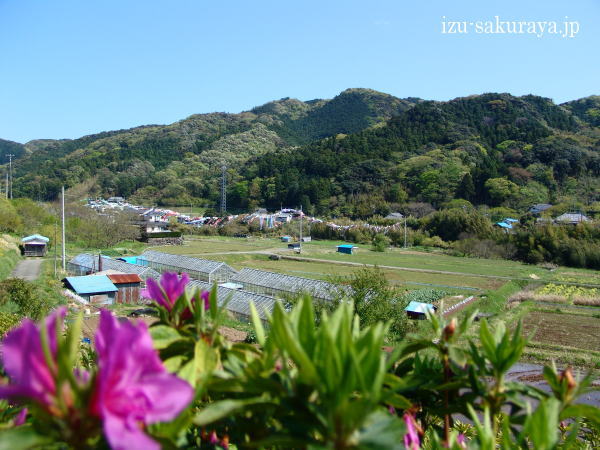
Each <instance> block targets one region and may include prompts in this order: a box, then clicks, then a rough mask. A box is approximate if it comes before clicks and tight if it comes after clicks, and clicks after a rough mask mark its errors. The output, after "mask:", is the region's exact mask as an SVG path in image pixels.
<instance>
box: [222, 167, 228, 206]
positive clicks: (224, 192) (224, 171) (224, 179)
mask: <svg viewBox="0 0 600 450" xmlns="http://www.w3.org/2000/svg"><path fill="white" fill-rule="evenodd" d="M221 170H222V179H221V213H222V214H225V211H227V166H226V165H225V164H223V165H222V166H221Z"/></svg>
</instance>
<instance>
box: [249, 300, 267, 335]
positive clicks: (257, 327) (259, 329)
mask: <svg viewBox="0 0 600 450" xmlns="http://www.w3.org/2000/svg"><path fill="white" fill-rule="evenodd" d="M250 313H251V315H252V324H253V325H254V331H255V333H256V341H257V342H258V343H259V344H260V345H265V328H264V327H263V324H262V322H261V320H260V316H259V315H258V311H257V310H256V306H254V302H250Z"/></svg>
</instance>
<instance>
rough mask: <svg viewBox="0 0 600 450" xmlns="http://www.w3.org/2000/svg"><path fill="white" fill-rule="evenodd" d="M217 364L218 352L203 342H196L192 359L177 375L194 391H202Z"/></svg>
mask: <svg viewBox="0 0 600 450" xmlns="http://www.w3.org/2000/svg"><path fill="white" fill-rule="evenodd" d="M218 363H219V353H218V350H217V349H215V348H212V347H211V346H210V345H209V344H207V343H206V342H205V341H203V340H199V341H197V342H196V345H195V347H194V357H193V358H192V359H191V360H190V361H189V362H188V363H186V364H185V365H184V366H183V367H182V368H181V369H180V370H179V372H178V373H177V375H179V376H180V377H181V378H183V379H184V380H186V381H187V382H188V383H190V384H191V385H192V386H193V387H194V388H195V389H196V390H202V389H203V388H204V385H205V384H206V382H207V381H208V379H209V378H210V376H211V375H212V373H213V371H214V370H215V368H216V367H217V364H218Z"/></svg>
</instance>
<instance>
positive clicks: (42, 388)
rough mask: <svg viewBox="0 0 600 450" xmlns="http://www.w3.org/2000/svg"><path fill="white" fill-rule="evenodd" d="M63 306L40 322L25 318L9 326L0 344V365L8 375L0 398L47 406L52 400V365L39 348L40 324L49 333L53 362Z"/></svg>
mask: <svg viewBox="0 0 600 450" xmlns="http://www.w3.org/2000/svg"><path fill="white" fill-rule="evenodd" d="M66 313H67V309H66V308H58V309H56V310H55V311H54V312H53V313H52V314H50V315H49V316H48V317H47V318H46V319H45V320H44V322H43V324H42V325H36V324H35V323H34V322H33V321H32V320H30V319H25V320H23V322H22V323H21V325H20V326H19V327H17V328H14V329H13V330H11V331H10V332H9V333H8V334H7V335H6V337H5V338H4V340H3V341H2V344H0V345H1V347H0V353H1V357H2V365H3V367H4V370H5V371H6V373H7V374H8V376H9V378H10V383H9V384H8V385H3V386H0V398H3V399H7V400H11V401H13V400H17V401H19V400H20V401H23V400H33V401H35V402H36V403H38V404H39V405H40V406H42V407H43V408H45V409H46V410H49V409H50V407H51V406H52V405H53V404H54V403H55V398H56V384H55V381H54V379H55V376H56V374H55V370H56V369H55V368H53V367H48V364H47V363H46V359H45V358H44V351H43V349H42V339H41V335H40V333H41V327H42V326H44V327H45V329H46V332H47V335H48V346H49V349H50V356H51V359H52V360H53V361H54V362H55V363H56V351H57V342H56V336H57V332H59V331H60V330H62V324H63V320H64V317H65V315H66Z"/></svg>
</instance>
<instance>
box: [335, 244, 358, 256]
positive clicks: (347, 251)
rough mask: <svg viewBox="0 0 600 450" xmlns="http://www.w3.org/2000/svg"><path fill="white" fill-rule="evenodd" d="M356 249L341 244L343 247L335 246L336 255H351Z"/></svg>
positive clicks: (352, 246) (350, 245)
mask: <svg viewBox="0 0 600 450" xmlns="http://www.w3.org/2000/svg"><path fill="white" fill-rule="evenodd" d="M357 248H358V247H355V246H354V245H352V244H343V245H338V246H337V251H338V253H345V254H347V255H352V254H353V253H354V250H356V249H357Z"/></svg>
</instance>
